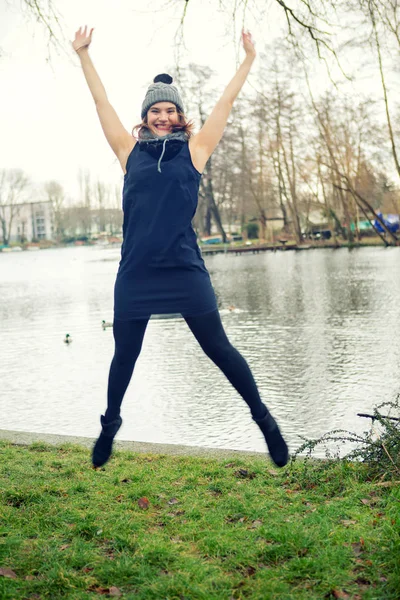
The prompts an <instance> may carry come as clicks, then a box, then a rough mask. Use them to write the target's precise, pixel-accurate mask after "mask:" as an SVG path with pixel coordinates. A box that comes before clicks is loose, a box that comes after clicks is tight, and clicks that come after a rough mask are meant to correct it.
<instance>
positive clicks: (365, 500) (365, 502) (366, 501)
mask: <svg viewBox="0 0 400 600" xmlns="http://www.w3.org/2000/svg"><path fill="white" fill-rule="evenodd" d="M361 502H362V503H363V504H369V503H370V500H368V498H361Z"/></svg>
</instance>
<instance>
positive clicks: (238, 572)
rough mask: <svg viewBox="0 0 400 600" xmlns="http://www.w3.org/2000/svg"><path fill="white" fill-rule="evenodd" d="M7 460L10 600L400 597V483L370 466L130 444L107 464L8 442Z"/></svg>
mask: <svg viewBox="0 0 400 600" xmlns="http://www.w3.org/2000/svg"><path fill="white" fill-rule="evenodd" d="M0 461H1V462H0V465H1V466H0V490H1V502H0V519H1V520H0V569H6V568H8V569H11V570H12V572H10V571H6V572H5V573H6V574H9V575H10V574H12V573H13V575H12V576H11V577H4V576H0V598H1V599H2V600H14V599H26V600H28V599H31V600H33V599H39V598H51V599H58V598H71V599H74V600H80V599H93V598H96V597H100V596H102V597H105V596H106V595H107V594H108V595H109V594H114V595H117V594H119V595H120V597H122V598H127V599H128V598H129V599H130V598H131V599H132V600H133V599H134V600H142V599H143V600H144V599H146V600H150V599H154V600H161V599H169V600H197V599H199V600H200V599H201V600H214V599H215V600H233V599H242V598H243V599H244V598H250V599H254V600H266V599H267V600H268V599H270V598H276V599H279V600H286V599H291V598H293V599H295V600H303V599H304V600H311V599H314V598H315V599H318V600H321V599H324V598H353V599H359V598H362V599H379V600H382V599H398V598H399V597H400V566H399V556H400V533H399V532H400V510H399V500H400V491H399V486H396V484H395V483H393V482H392V484H390V485H388V486H387V487H386V486H385V485H384V486H382V485H379V482H373V481H372V482H371V481H368V476H367V473H366V469H365V467H364V466H363V465H362V464H354V463H348V462H345V461H341V462H331V463H330V462H326V461H319V462H318V461H316V462H315V463H309V462H308V461H306V462H303V463H300V462H299V463H298V462H296V463H295V464H294V465H292V466H291V467H287V468H285V469H283V470H280V471H277V470H275V469H273V468H272V467H271V464H270V463H268V461H267V460H262V459H260V458H248V459H247V458H246V459H242V458H240V459H238V458H236V457H235V458H233V459H232V460H231V461H229V460H227V459H224V460H210V459H200V458H189V457H173V456H163V455H160V456H156V455H143V454H132V453H129V452H126V451H121V452H117V453H116V455H115V457H113V458H112V459H111V461H110V463H109V464H108V465H107V466H106V468H105V469H102V470H97V471H95V470H93V469H92V468H91V467H90V463H89V452H88V451H87V450H85V449H83V448H79V447H74V446H68V445H65V446H61V447H58V448H54V447H51V446H46V445H44V444H33V445H31V446H29V447H25V446H14V445H11V444H7V443H1V442H0ZM144 497H145V498H147V500H148V506H147V505H146V502H145V501H142V506H143V507H141V506H140V505H139V503H138V501H139V500H140V499H143V498H144ZM146 506H147V508H146ZM0 573H1V571H0Z"/></svg>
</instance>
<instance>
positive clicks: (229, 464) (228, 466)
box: [225, 463, 235, 469]
mask: <svg viewBox="0 0 400 600" xmlns="http://www.w3.org/2000/svg"><path fill="white" fill-rule="evenodd" d="M234 466H235V463H228V464H227V465H225V469H229V468H230V467H234Z"/></svg>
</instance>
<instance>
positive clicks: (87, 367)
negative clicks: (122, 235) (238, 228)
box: [0, 247, 400, 451]
mask: <svg viewBox="0 0 400 600" xmlns="http://www.w3.org/2000/svg"><path fill="white" fill-rule="evenodd" d="M119 252H120V251H119V249H115V248H100V247H76V248H65V249H54V250H41V251H39V252H20V253H7V254H5V253H2V254H1V253H0V323H1V339H2V347H1V360H0V415H1V421H0V429H12V430H20V431H33V432H46V433H59V434H68V435H81V436H86V437H96V436H97V435H98V433H99V415H100V413H101V412H103V411H104V408H105V402H106V386H107V378H108V369H109V364H110V361H111V359H112V355H113V336H112V331H111V329H107V330H105V331H103V329H102V327H101V321H102V319H105V320H106V321H111V320H112V307H113V285H114V280H115V275H116V271H117V268H118V260H119ZM206 263H207V267H208V269H209V271H210V274H211V277H212V281H213V284H214V287H215V290H216V293H217V296H218V301H219V304H220V306H221V308H222V309H224V308H226V307H227V306H229V305H234V306H236V307H238V308H240V309H241V311H242V312H239V313H235V312H232V313H229V312H228V314H223V316H222V320H223V323H224V326H225V328H226V331H227V334H228V336H229V338H230V340H231V341H232V343H233V344H234V345H235V346H236V347H237V348H238V349H239V350H240V351H241V352H242V353H243V355H244V356H245V358H246V359H247V361H248V362H249V364H250V366H251V368H252V370H253V373H254V376H255V378H256V381H257V383H258V385H259V388H260V391H261V395H262V397H263V399H264V401H265V402H266V404H267V405H268V406H269V408H270V409H271V411H272V412H273V414H274V415H275V416H276V418H277V420H278V421H279V423H280V425H281V429H282V431H283V432H284V434H285V436H286V438H287V439H288V442H289V445H290V449H291V450H292V451H293V450H295V449H296V448H297V447H298V446H299V445H300V444H301V442H302V440H301V437H300V436H306V437H317V436H320V435H322V434H323V433H325V432H326V431H329V430H331V429H336V428H343V429H350V430H352V431H358V432H361V431H364V430H365V429H367V428H368V427H369V425H370V423H369V420H366V419H361V418H359V417H357V416H356V413H357V412H370V411H371V410H372V409H373V407H374V406H375V405H377V404H378V403H381V402H384V401H386V400H393V399H394V398H395V397H396V396H397V394H398V393H399V391H400V248H387V249H384V248H362V249H357V250H353V251H348V250H347V249H340V250H320V249H318V250H307V251H302V252H292V251H286V252H276V253H269V252H268V253H264V254H258V255H244V256H233V255H222V254H219V255H214V256H208V257H207V258H206ZM66 333H69V334H70V335H71V337H72V339H73V342H72V344H71V345H69V346H67V345H66V344H64V343H63V339H64V337H65V334H66ZM122 416H123V418H124V424H123V427H122V428H121V430H120V433H119V436H118V437H119V439H125V440H137V441H148V442H163V443H172V444H177V443H179V444H191V445H198V446H208V447H220V448H235V449H245V450H255V451H263V450H264V448H265V445H264V441H263V438H262V437H261V434H260V433H259V431H258V428H257V427H256V425H255V424H254V423H253V422H252V421H251V418H250V416H249V411H248V409H247V406H246V405H245V403H244V402H243V400H242V399H241V398H240V396H238V394H237V393H236V392H235V390H234V389H233V388H231V386H230V384H229V383H228V382H227V380H226V379H225V378H224V376H223V375H222V374H221V373H220V371H219V370H218V369H217V368H216V367H215V366H214V365H213V364H212V363H211V362H210V361H209V359H208V358H207V357H206V356H204V355H203V354H202V351H201V350H200V348H199V347H198V345H197V342H196V341H195V339H194V338H193V336H192V334H191V333H190V331H189V329H188V327H187V325H186V323H185V322H184V321H183V320H182V319H177V320H165V319H163V320H153V321H150V323H149V326H148V329H147V332H146V336H145V340H144V345H143V351H142V354H141V356H140V358H139V361H138V363H137V365H136V369H135V372H134V376H133V379H132V381H131V384H130V386H129V388H128V391H127V393H126V396H125V400H124V403H123V412H122Z"/></svg>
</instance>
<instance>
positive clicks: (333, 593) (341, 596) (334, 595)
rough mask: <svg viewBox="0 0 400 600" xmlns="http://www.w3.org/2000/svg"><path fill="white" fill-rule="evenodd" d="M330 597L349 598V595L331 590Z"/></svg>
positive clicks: (341, 591)
mask: <svg viewBox="0 0 400 600" xmlns="http://www.w3.org/2000/svg"><path fill="white" fill-rule="evenodd" d="M332 596H333V597H334V598H350V596H349V594H348V593H347V592H345V591H344V590H338V589H334V590H332Z"/></svg>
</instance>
